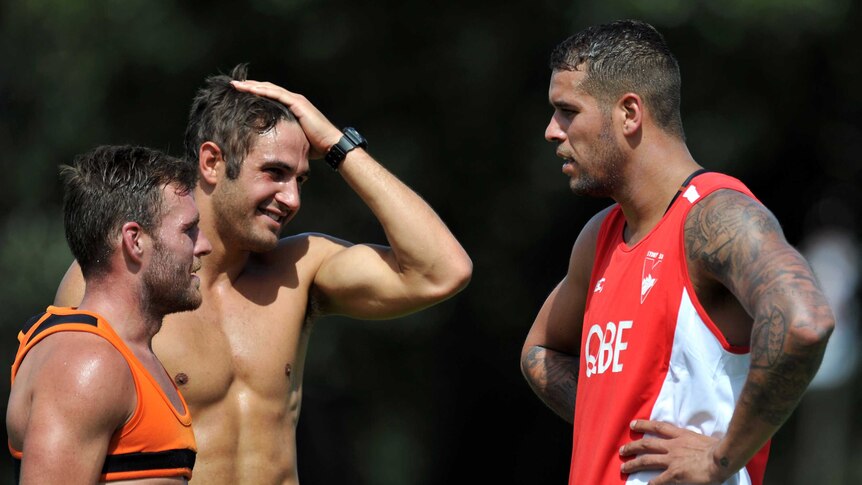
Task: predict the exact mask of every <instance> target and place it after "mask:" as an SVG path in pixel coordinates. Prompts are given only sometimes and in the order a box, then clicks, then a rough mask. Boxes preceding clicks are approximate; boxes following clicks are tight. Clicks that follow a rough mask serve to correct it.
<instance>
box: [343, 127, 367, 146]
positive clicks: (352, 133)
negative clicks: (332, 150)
mask: <svg viewBox="0 0 862 485" xmlns="http://www.w3.org/2000/svg"><path fill="white" fill-rule="evenodd" d="M344 136H346V137H347V138H348V139H349V140H350V141H351V142H352V143H353V144H354V145H355V146H359V147H362V148H365V147H366V146H367V145H368V142H367V141H366V140H365V137H363V136H362V135H360V134H359V132H358V131H356V129H355V128H350V127H348V128H345V129H344Z"/></svg>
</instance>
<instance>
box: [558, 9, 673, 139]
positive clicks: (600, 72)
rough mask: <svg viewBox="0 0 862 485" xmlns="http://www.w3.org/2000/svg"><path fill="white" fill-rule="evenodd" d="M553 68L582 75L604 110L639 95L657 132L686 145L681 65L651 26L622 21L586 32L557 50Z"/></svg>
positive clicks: (585, 85)
mask: <svg viewBox="0 0 862 485" xmlns="http://www.w3.org/2000/svg"><path fill="white" fill-rule="evenodd" d="M550 67H551V69H552V70H555V71H557V70H567V71H580V70H583V71H584V72H585V73H586V77H585V79H584V81H583V82H582V83H581V87H582V88H583V89H584V91H585V92H587V93H588V94H590V95H591V96H594V97H596V99H598V100H600V101H601V102H603V103H604V104H605V105H607V104H608V103H612V102H614V101H616V100H617V99H618V98H619V97H620V96H622V95H623V94H625V93H627V92H634V93H637V94H639V95H640V96H641V97H642V98H643V100H644V104H645V105H646V106H647V108H648V109H650V110H651V112H652V116H653V118H654V119H655V120H656V124H657V125H658V126H659V127H661V128H662V129H663V130H665V131H666V132H668V133H671V134H673V135H676V136H678V137H679V138H681V139H685V133H684V132H683V128H682V119H681V117H680V108H679V107H680V85H681V80H680V75H679V65H678V64H677V61H676V59H675V58H674V57H673V54H671V52H670V49H669V48H668V46H667V44H666V43H665V40H664V37H662V35H661V34H660V33H659V32H658V31H657V30H656V29H655V27H653V26H652V25H650V24H648V23H646V22H641V21H638V20H619V21H616V22H611V23H608V24H603V25H596V26H592V27H589V28H587V29H584V30H583V31H581V32H578V33H577V34H575V35H573V36H571V37H569V38H568V39H566V40H564V41H563V42H561V43H560V44H559V45H557V47H556V48H554V51H553V52H552V53H551V59H550Z"/></svg>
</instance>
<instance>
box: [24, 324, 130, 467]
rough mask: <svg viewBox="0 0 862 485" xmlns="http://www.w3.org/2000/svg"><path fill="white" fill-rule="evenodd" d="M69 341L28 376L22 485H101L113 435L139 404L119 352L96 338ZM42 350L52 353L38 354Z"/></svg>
mask: <svg viewBox="0 0 862 485" xmlns="http://www.w3.org/2000/svg"><path fill="white" fill-rule="evenodd" d="M63 337H65V340H66V342H67V343H68V345H65V347H64V346H61V345H55V346H53V347H54V348H55V350H56V351H55V352H53V353H52V354H49V355H47V356H46V358H44V359H40V360H41V362H40V363H39V368H38V369H35V370H34V371H33V372H30V373H29V374H28V375H29V376H30V378H32V379H33V381H32V382H31V383H30V387H31V389H32V398H31V400H30V405H29V416H28V419H27V424H26V427H25V429H26V431H25V434H24V437H23V449H22V450H21V451H22V452H23V457H22V463H21V481H22V483H95V482H97V481H98V478H99V474H100V472H101V467H102V465H103V463H104V460H105V456H106V453H107V449H108V445H109V443H110V440H111V436H112V435H113V433H114V432H115V431H116V430H117V429H118V428H119V427H121V426H122V425H123V423H124V422H125V421H126V420H127V419H128V417H129V416H130V415H131V412H132V410H133V409H134V402H136V401H135V398H134V395H135V394H134V383H133V381H132V377H131V373H130V371H129V368H128V366H127V364H126V363H125V360H123V358H122V357H121V356H120V354H119V353H118V352H117V351H116V349H114V348H113V347H111V346H110V344H108V343H107V342H99V341H96V340H95V339H99V340H101V339H100V338H98V337H94V336H92V335H64V336H63ZM68 337H71V338H68ZM51 338H55V337H54V336H51V337H49V338H48V339H47V340H46V341H45V342H44V343H42V344H40V346H42V345H46V346H47V345H49V344H51V343H50V342H49V340H50V339H51ZM82 344H84V345H85V347H83V349H82ZM39 350H50V349H48V348H46V349H39V348H35V349H34V350H33V351H39ZM31 357H33V356H28V358H31ZM25 362H26V360H25Z"/></svg>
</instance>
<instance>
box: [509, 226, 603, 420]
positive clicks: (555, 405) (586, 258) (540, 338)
mask: <svg viewBox="0 0 862 485" xmlns="http://www.w3.org/2000/svg"><path fill="white" fill-rule="evenodd" d="M607 212H608V210H604V211H602V212H600V213H599V214H597V215H596V216H594V217H593V218H592V220H590V222H588V223H587V225H586V227H584V229H583V231H581V234H580V235H579V236H578V240H577V241H575V245H574V248H572V255H571V258H570V260H569V268H568V272H567V274H566V276H565V278H563V280H562V281H561V282H560V284H558V285H557V287H556V288H554V291H552V292H551V294H550V296H548V298H547V300H545V303H544V305H542V308H541V310H539V314H538V315H537V316H536V320H535V321H534V322H533V326H532V328H530V333H529V334H528V335H527V340H526V341H525V342H524V348H523V349H522V351H521V372H523V374H524V377H525V378H526V379H527V383H529V384H530V387H531V388H532V389H533V392H535V393H536V395H538V396H539V399H541V400H542V401H543V402H544V403H545V404H546V405H547V406H548V407H549V408H551V409H552V410H553V411H554V412H555V413H557V414H558V415H559V416H560V417H561V418H563V419H565V420H566V421H568V422H569V423H571V422H573V421H574V418H575V393H576V392H577V388H578V366H579V359H580V357H579V354H580V350H579V348H580V345H581V331H582V325H583V320H584V308H585V305H586V300H587V290H588V287H589V284H590V272H591V271H592V267H593V259H594V257H595V252H596V238H597V237H598V230H599V227H600V226H601V221H602V220H603V219H604V217H605V215H607Z"/></svg>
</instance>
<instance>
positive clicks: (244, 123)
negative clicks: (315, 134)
mask: <svg viewBox="0 0 862 485" xmlns="http://www.w3.org/2000/svg"><path fill="white" fill-rule="evenodd" d="M247 76H248V64H239V65H237V66H236V67H234V68H233V69H232V70H231V72H230V75H229V76H226V75H224V74H219V75H216V76H210V77H208V78H207V79H206V81H205V82H204V86H203V87H202V88H200V89H199V90H198V92H197V94H196V95H195V99H194V101H192V108H191V111H190V112H189V123H188V126H187V127H186V137H185V149H186V157H187V158H188V162H189V163H190V164H194V165H197V161H198V150H200V147H201V145H202V144H204V143H205V142H207V141H212V142H214V143H215V144H216V145H218V146H219V148H220V149H221V150H222V154H223V156H224V159H225V161H226V162H227V176H228V178H230V179H235V178H237V177H238V176H239V171H240V168H241V167H242V161H243V160H244V159H245V157H246V156H247V155H248V152H249V151H250V150H251V148H252V143H253V141H254V140H253V138H254V136H255V135H260V134H263V133H266V132H267V131H269V130H271V129H272V128H273V127H275V125H276V124H278V122H279V121H281V120H287V121H296V117H295V116H294V115H293V113H291V112H290V110H289V109H287V107H286V106H284V105H283V104H281V103H279V102H277V101H274V100H271V99H268V98H264V97H261V96H257V95H255V94H251V93H245V92H241V91H237V90H236V89H235V88H234V87H233V86H232V85H231V84H230V82H231V81H245V80H246V79H247Z"/></svg>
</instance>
